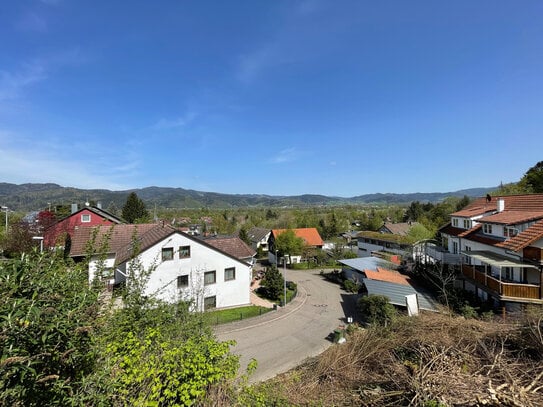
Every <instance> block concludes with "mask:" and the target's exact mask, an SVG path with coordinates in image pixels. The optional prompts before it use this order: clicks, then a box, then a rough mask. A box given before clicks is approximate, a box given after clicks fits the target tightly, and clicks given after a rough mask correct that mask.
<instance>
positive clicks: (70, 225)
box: [43, 204, 124, 248]
mask: <svg viewBox="0 0 543 407" xmlns="http://www.w3.org/2000/svg"><path fill="white" fill-rule="evenodd" d="M121 223H124V221H123V220H122V219H121V218H119V217H117V216H115V215H113V214H111V213H109V212H107V211H105V210H103V209H102V208H101V207H100V206H85V207H83V208H81V209H79V208H78V206H77V204H72V213H71V214H70V215H69V216H67V217H65V218H64V219H61V220H59V221H58V222H56V223H54V224H53V225H51V226H49V227H48V228H47V229H45V230H44V232H43V245H44V247H46V248H53V247H59V246H61V247H64V246H66V244H68V245H69V244H70V243H69V242H70V240H71V238H72V236H73V233H74V231H75V230H76V229H77V228H79V227H85V226H109V225H117V224H121Z"/></svg>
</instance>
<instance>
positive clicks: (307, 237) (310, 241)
mask: <svg viewBox="0 0 543 407" xmlns="http://www.w3.org/2000/svg"><path fill="white" fill-rule="evenodd" d="M286 230H287V229H273V230H272V233H273V235H274V237H277V236H279V235H280V234H281V233H283V232H285V231H286ZM292 230H293V231H294V233H295V234H296V236H297V237H301V238H302V239H303V240H304V242H305V244H306V245H307V246H322V245H324V242H323V240H322V238H321V236H320V235H319V232H318V231H317V229H316V228H301V229H292Z"/></svg>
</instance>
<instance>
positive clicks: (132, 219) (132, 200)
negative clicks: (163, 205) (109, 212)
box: [122, 192, 149, 223]
mask: <svg viewBox="0 0 543 407" xmlns="http://www.w3.org/2000/svg"><path fill="white" fill-rule="evenodd" d="M122 217H123V219H124V220H126V221H127V222H128V223H138V222H145V221H147V220H148V219H149V212H148V211H147V209H146V208H145V204H144V203H143V201H142V200H141V199H140V198H139V197H138V195H137V194H136V193H135V192H131V193H130V195H128V198H126V203H125V204H124V206H123V213H122Z"/></svg>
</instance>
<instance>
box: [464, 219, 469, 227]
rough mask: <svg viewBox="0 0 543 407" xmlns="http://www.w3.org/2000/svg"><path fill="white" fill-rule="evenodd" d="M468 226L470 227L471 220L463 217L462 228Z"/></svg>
mask: <svg viewBox="0 0 543 407" xmlns="http://www.w3.org/2000/svg"><path fill="white" fill-rule="evenodd" d="M469 228H471V220H469V219H464V229H469Z"/></svg>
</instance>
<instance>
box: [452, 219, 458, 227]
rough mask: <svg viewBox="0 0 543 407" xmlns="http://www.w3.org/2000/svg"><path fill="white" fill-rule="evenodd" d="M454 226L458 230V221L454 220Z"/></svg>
mask: <svg viewBox="0 0 543 407" xmlns="http://www.w3.org/2000/svg"><path fill="white" fill-rule="evenodd" d="M452 225H453V226H454V227H455V228H457V227H458V219H456V218H453V220H452Z"/></svg>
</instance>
